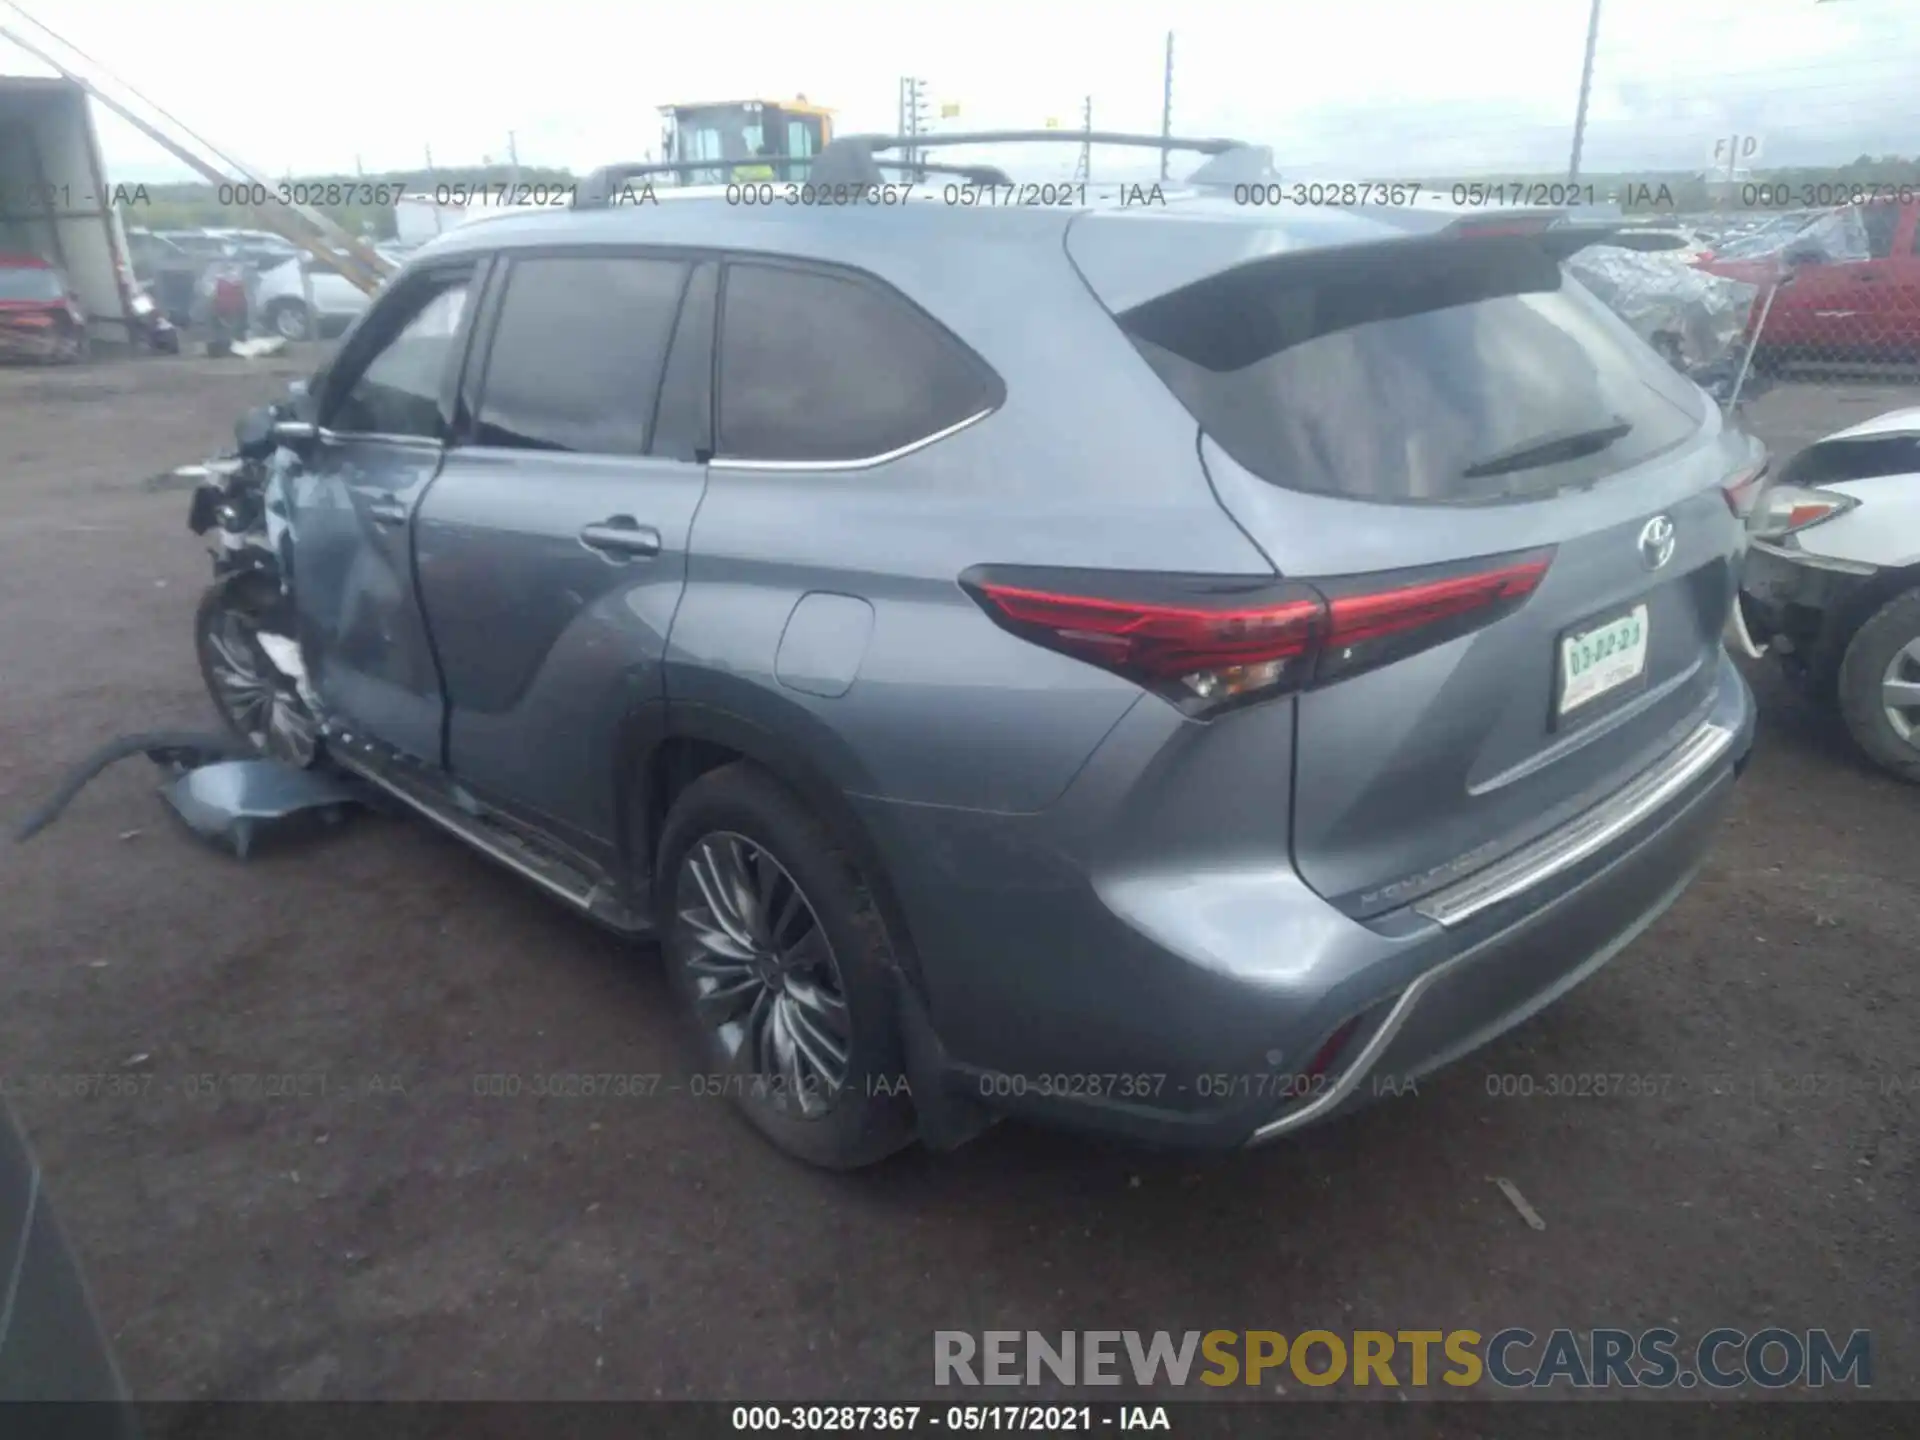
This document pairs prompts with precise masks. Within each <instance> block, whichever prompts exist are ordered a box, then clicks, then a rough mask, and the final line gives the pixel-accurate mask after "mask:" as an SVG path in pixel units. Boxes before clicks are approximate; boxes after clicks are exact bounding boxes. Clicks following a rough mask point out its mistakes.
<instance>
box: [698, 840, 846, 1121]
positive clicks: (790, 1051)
mask: <svg viewBox="0 0 1920 1440" xmlns="http://www.w3.org/2000/svg"><path fill="white" fill-rule="evenodd" d="M675 909H676V912H677V913H678V915H679V918H680V921H681V924H682V926H683V927H684V928H683V935H684V936H685V938H686V940H687V942H689V945H690V953H689V954H688V956H687V958H686V962H685V963H686V969H687V972H688V974H689V976H690V977H691V979H692V981H693V989H694V1001H693V1003H694V1010H695V1013H696V1014H697V1015H698V1017H699V1019H700V1022H701V1024H702V1025H704V1026H705V1027H706V1028H707V1029H709V1030H711V1031H712V1032H713V1033H714V1035H715V1036H716V1037H717V1038H718V1040H719V1042H720V1045H721V1047H722V1049H723V1050H724V1051H725V1053H726V1054H727V1056H728V1057H729V1058H730V1059H731V1060H732V1061H733V1062H734V1063H735V1065H736V1067H737V1068H738V1069H739V1070H741V1071H743V1072H745V1073H747V1074H749V1075H751V1076H752V1077H753V1078H754V1081H755V1089H754V1094H755V1095H756V1096H762V1095H764V1096H765V1097H766V1098H767V1099H768V1100H770V1101H771V1103H772V1104H773V1106H774V1107H775V1108H776V1109H779V1110H783V1111H785V1112H787V1113H789V1114H796V1115H798V1116H800V1117H801V1118H804V1119H815V1118H818V1117H819V1116H821V1115H824V1114H826V1113H827V1111H828V1110H830V1109H831V1108H832V1107H833V1104H834V1101H835V1099H836V1098H837V1096H838V1095H839V1093H840V1091H841V1089H842V1088H843V1087H844V1086H845V1085H846V1082H847V1074H848V1067H849V1060H850V1056H851V1052H852V1047H853V1028H852V1024H851V1021H850V1018H849V1014H848V1010H847V998H846V988H845V986H844V984H843V982H842V980H841V977H840V969H839V965H838V962H837V961H836V959H835V957H834V953H833V945H832V942H831V941H829V940H828V938H827V933H826V930H825V929H824V928H823V927H822V926H821V924H820V917H819V916H818V915H817V914H816V913H815V911H814V908H813V904H812V902H811V901H809V900H808V899H807V896H806V893H805V892H804V891H802V890H801V888H800V886H799V885H798V884H797V883H796V882H795V880H794V878H793V876H792V875H790V874H788V873H787V870H786V868H785V867H784V866H783V865H781V864H780V862H779V861H778V860H776V859H774V858H773V856H772V855H771V854H769V853H768V852H767V851H766V850H765V849H764V848H762V847H761V846H760V845H758V844H756V843H755V842H754V841H752V840H749V839H748V838H747V837H746V836H744V835H738V834H735V833H733V832H731V831H715V832H712V833H709V834H707V835H704V836H702V837H701V838H700V839H699V840H698V841H696V842H695V843H694V845H693V846H692V848H691V849H689V850H688V852H687V854H686V858H685V859H683V860H682V861H681V863H680V874H679V877H678V880H677V884H676V893H675Z"/></svg>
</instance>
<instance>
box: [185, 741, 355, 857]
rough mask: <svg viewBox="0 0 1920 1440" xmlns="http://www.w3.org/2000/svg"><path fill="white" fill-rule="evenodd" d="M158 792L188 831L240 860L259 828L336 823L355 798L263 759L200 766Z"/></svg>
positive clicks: (336, 785) (307, 773)
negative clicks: (300, 822) (306, 822)
mask: <svg viewBox="0 0 1920 1440" xmlns="http://www.w3.org/2000/svg"><path fill="white" fill-rule="evenodd" d="M162 793H163V794H164V795H165V796H166V800H167V803H168V804H169V805H171V806H172V807H173V810H174V813H175V814H177V815H178V816H179V817H180V818H181V820H182V821H184V822H185V824H186V826H187V828H188V829H190V830H192V831H193V832H194V833H195V834H196V835H198V836H200V837H201V838H202V839H203V840H206V841H208V842H209V843H211V844H215V845H218V846H220V847H222V848H224V849H228V850H231V851H232V852H233V853H234V854H235V855H236V856H238V857H239V858H240V859H242V860H244V859H246V858H247V857H248V855H249V854H251V853H252V851H253V848H254V845H255V843H256V841H257V839H258V838H259V835H260V833H261V831H263V830H264V829H267V828H271V827H277V826H279V825H281V824H283V823H285V822H289V821H293V820H295V819H298V818H302V817H312V818H314V819H316V820H318V821H319V822H321V823H324V824H329V825H331V824H337V823H339V822H340V821H341V820H342V819H344V818H345V815H346V811H347V807H348V806H350V805H352V804H353V803H354V800H355V796H354V793H353V792H352V791H350V790H349V789H347V788H346V786H345V785H343V784H341V782H339V781H338V780H335V779H333V778H332V777H330V776H327V775H323V774H319V773H316V772H315V771H312V770H296V769H294V768H293V767H292V766H291V765H287V764H284V763H282V762H281V761H278V760H269V759H264V758H263V759H252V760H224V761H219V762H216V763H215V764H212V765H202V766H200V767H199V768H197V769H193V770H188V771H187V772H186V773H184V774H183V775H181V776H180V777H179V778H178V779H176V780H175V781H174V782H173V783H172V784H171V785H168V786H167V787H166V789H165V790H164V791H163V792H162Z"/></svg>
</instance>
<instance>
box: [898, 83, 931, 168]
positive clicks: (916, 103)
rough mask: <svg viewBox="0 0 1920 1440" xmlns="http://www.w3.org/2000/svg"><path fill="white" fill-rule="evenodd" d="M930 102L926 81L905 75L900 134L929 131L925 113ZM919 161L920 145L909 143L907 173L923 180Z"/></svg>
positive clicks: (901, 95) (929, 127) (923, 133)
mask: <svg viewBox="0 0 1920 1440" xmlns="http://www.w3.org/2000/svg"><path fill="white" fill-rule="evenodd" d="M930 104H931V102H930V101H929V100H928V99H927V82H926V81H924V80H918V79H915V78H914V77H912V76H907V77H906V78H904V79H902V80H901V82H900V118H901V121H902V124H901V126H900V133H901V134H902V135H915V136H918V135H925V134H927V133H929V131H930V130H931V129H932V127H931V126H930V125H929V124H928V123H927V122H928V120H929V118H930V117H929V116H928V114H927V111H928V109H929V107H930ZM920 161H921V155H920V147H919V146H917V145H909V146H908V147H907V173H908V174H909V175H911V176H913V178H914V179H916V180H924V179H925V178H926V177H925V176H924V175H922V174H920V169H919V167H920Z"/></svg>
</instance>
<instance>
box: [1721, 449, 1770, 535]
mask: <svg viewBox="0 0 1920 1440" xmlns="http://www.w3.org/2000/svg"><path fill="white" fill-rule="evenodd" d="M1766 482H1767V462H1766V461H1764V460H1762V461H1761V462H1760V463H1759V464H1758V465H1754V466H1750V467H1749V468H1747V469H1745V470H1736V471H1735V472H1734V473H1733V474H1731V475H1729V476H1728V477H1727V478H1726V479H1725V480H1723V481H1721V482H1720V495H1721V497H1722V498H1723V499H1724V500H1725V501H1726V502H1727V508H1728V509H1729V510H1731V511H1732V512H1733V513H1734V515H1735V517H1736V518H1738V519H1741V520H1744V519H1746V518H1747V516H1749V515H1750V514H1752V513H1753V502H1754V501H1755V500H1757V499H1759V497H1760V492H1761V490H1762V489H1764V488H1765V486H1766Z"/></svg>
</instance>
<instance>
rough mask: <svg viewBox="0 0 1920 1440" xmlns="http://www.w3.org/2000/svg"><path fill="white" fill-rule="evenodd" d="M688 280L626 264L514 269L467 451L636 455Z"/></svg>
mask: <svg viewBox="0 0 1920 1440" xmlns="http://www.w3.org/2000/svg"><path fill="white" fill-rule="evenodd" d="M687 269H688V267H687V264H686V263H685V262H684V261H681V260H673V259H655V258H647V257H642V256H630V255H608V256H599V255H568V256H536V257H533V258H530V259H523V260H515V261H514V262H513V268H512V270H511V272H509V274H508V276H507V288H506V294H505V296H504V298H503V299H502V301H501V306H500V316H499V320H498V321H497V323H496V324H495V326H494V330H493V342H492V344H491V346H490V347H489V348H488V360H487V371H486V378H485V380H484V382H483V384H482V387H481V393H480V403H479V409H478V414H477V418H476V423H475V427H474V434H473V438H472V443H474V444H476V445H491V446H496V447H501V448H505V449H512V450H559V451H576V452H580V453H585V454H598V455H644V454H646V453H647V448H648V444H649V442H650V438H651V432H652V427H653V419H654V403H655V399H656V397H657V396H658V394H659V390H660V376H661V372H662V370H663V369H664V368H665V365H666V358H667V345H668V343H669V342H670V341H671V340H672V338H673V325H674V317H675V316H676V315H677V314H678V313H679V309H680V296H681V293H682V291H683V290H684V288H685V285H686V280H687Z"/></svg>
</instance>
